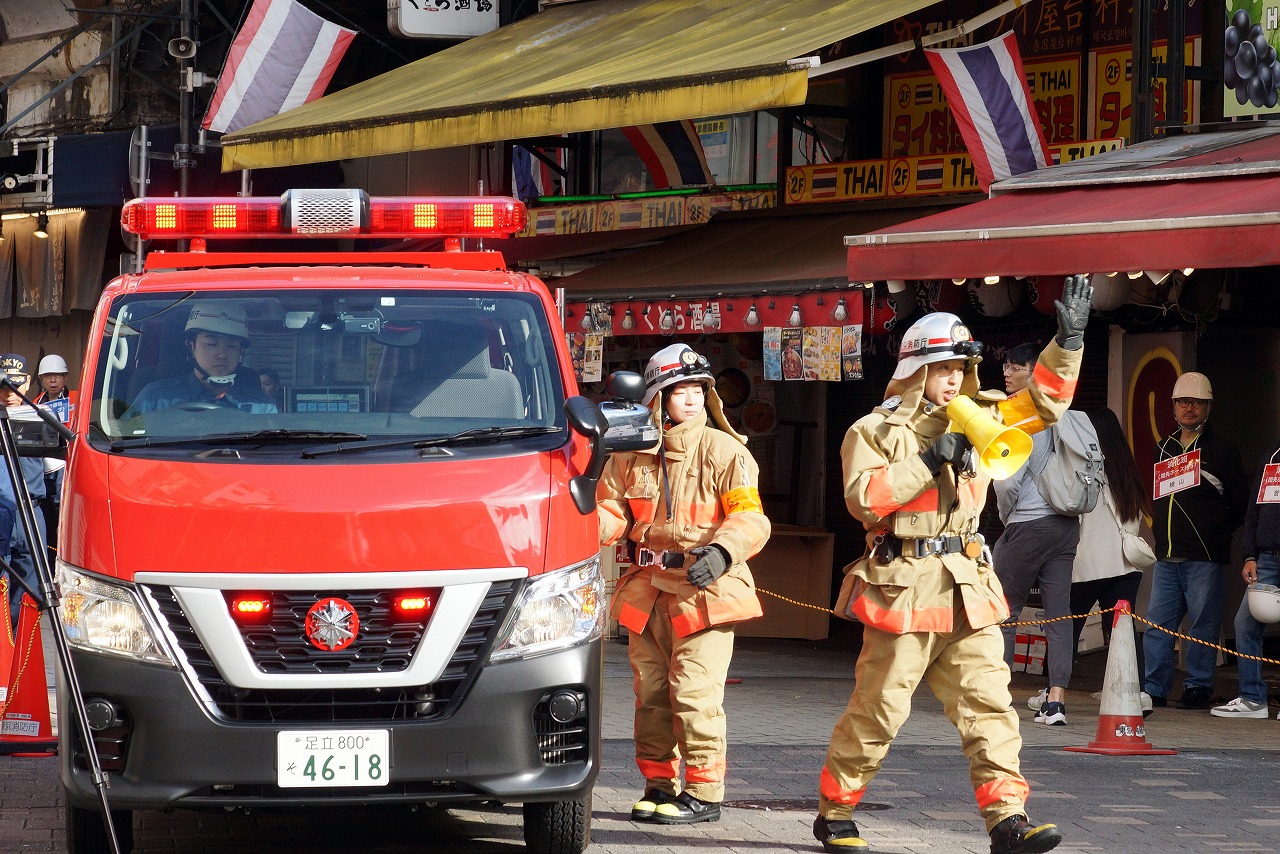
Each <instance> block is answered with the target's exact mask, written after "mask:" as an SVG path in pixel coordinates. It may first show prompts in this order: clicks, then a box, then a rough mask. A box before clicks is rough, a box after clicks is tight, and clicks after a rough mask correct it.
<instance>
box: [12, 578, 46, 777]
mask: <svg viewBox="0 0 1280 854" xmlns="http://www.w3.org/2000/svg"><path fill="white" fill-rule="evenodd" d="M57 746H58V740H57V739H56V738H54V735H53V724H52V722H51V721H50V720H49V686H48V684H46V681H45V675H44V644H43V642H42V641H41V639H40V609H39V608H37V607H36V603H35V602H34V601H33V600H32V599H31V597H30V596H26V595H23V597H22V611H21V613H20V615H19V617H18V643H17V646H16V647H15V648H14V652H13V664H12V666H11V667H10V668H9V698H8V701H7V702H6V703H5V704H4V714H3V715H0V754H8V755H10V756H53V755H54V750H55V748H57Z"/></svg>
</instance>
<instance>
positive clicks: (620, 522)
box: [596, 344, 770, 824]
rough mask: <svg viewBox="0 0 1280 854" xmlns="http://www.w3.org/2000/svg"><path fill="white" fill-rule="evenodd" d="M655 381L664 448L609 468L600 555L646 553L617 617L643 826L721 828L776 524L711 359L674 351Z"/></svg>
mask: <svg viewBox="0 0 1280 854" xmlns="http://www.w3.org/2000/svg"><path fill="white" fill-rule="evenodd" d="M644 378H645V385H646V391H645V397H644V403H645V404H646V405H648V406H650V407H652V408H653V410H654V416H655V417H656V418H657V419H658V420H659V423H660V424H661V425H662V441H661V442H659V443H658V446H657V447H656V448H654V449H653V450H652V451H641V452H637V453H632V454H615V455H613V456H612V457H610V458H609V461H608V463H606V465H605V469H604V474H603V475H602V477H601V478H600V484H599V487H598V489H597V491H596V497H597V499H598V502H599V504H598V506H599V510H598V513H599V518H600V542H601V543H602V544H604V545H608V544H611V543H615V542H618V541H626V540H630V542H631V544H632V549H633V550H634V553H635V554H634V560H633V562H632V564H631V568H630V569H628V570H627V572H626V573H625V574H624V575H623V577H622V578H620V579H619V580H618V586H617V589H616V590H615V591H614V594H613V600H612V605H611V614H612V616H613V617H614V619H616V620H618V622H619V623H621V624H622V625H623V626H624V627H626V628H627V630H628V631H630V632H631V636H630V639H629V641H628V644H627V654H628V657H629V658H630V660H631V669H632V672H633V674H634V676H635V680H634V685H635V692H636V706H635V709H636V711H635V751H636V766H637V767H638V768H639V769H640V773H641V774H643V775H644V778H645V788H644V793H643V794H642V795H641V796H640V799H639V800H638V801H636V803H635V805H634V806H633V807H632V808H631V818H632V820H634V821H644V822H656V823H659V824H693V823H697V822H704V821H718V820H719V818H720V803H721V801H723V800H724V780H725V767H726V759H725V757H726V754H727V737H728V728H727V724H726V720H725V714H724V684H725V679H726V677H727V676H728V672H729V660H730V659H731V658H732V656H733V627H734V625H736V624H737V623H738V622H740V621H742V620H748V619H752V618H754V617H759V616H760V615H761V614H762V613H763V611H762V609H761V607H760V600H759V598H758V597H757V596H756V590H755V582H754V581H753V580H752V578H751V571H750V570H749V569H747V560H748V559H749V558H751V557H754V556H755V555H756V554H758V553H759V552H760V550H761V549H762V548H763V547H764V544H765V542H766V541H767V540H768V539H769V532H770V526H769V519H768V517H766V516H765V515H764V509H763V508H762V507H761V504H760V491H759V481H760V471H759V468H758V467H757V466H756V461H755V460H754V459H753V458H752V456H751V453H750V452H749V451H748V450H747V448H746V442H747V440H746V437H744V436H742V435H740V434H739V433H737V432H736V431H735V430H734V429H733V428H732V427H731V426H730V425H729V423H728V421H727V420H726V419H725V417H724V412H723V410H722V408H721V404H720V397H719V395H718V394H717V393H716V389H715V380H714V378H713V377H712V376H711V371H710V365H709V364H708V362H707V360H706V358H704V357H703V356H701V355H699V354H698V353H696V352H694V351H693V349H692V348H690V347H689V346H688V345H685V344H672V345H671V346H670V347H666V348H664V349H662V350H660V351H658V353H656V354H655V355H654V356H653V358H652V359H650V360H649V364H648V366H647V367H646V368H645V372H644ZM708 410H709V411H710V417H708ZM711 420H714V421H715V423H716V424H717V425H718V426H719V427H720V429H719V430H716V429H714V428H713V427H712V426H711V424H710V423H709V422H710V421H711ZM682 760H683V763H684V775H683V776H684V782H683V785H681V779H680V778H681V773H680V765H681V761H682Z"/></svg>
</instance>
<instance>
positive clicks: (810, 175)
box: [787, 139, 1124, 204]
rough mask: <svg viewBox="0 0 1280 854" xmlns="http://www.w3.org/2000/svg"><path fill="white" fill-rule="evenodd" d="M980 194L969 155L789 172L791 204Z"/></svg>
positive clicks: (1090, 146) (1066, 158)
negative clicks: (945, 194) (948, 194)
mask: <svg viewBox="0 0 1280 854" xmlns="http://www.w3.org/2000/svg"><path fill="white" fill-rule="evenodd" d="M961 146H962V147H963V143H961ZM1123 146H1124V140H1122V139H1095V140H1087V141H1085V142H1067V143H1060V144H1057V145H1050V146H1049V153H1050V154H1051V155H1052V156H1053V162H1054V163H1070V162H1072V161H1074V160H1080V159H1081V158H1084V157H1092V156H1093V155H1095V154H1101V153H1102V152H1104V151H1114V150H1115V149H1117V148H1121V147H1123ZM977 191H978V178H977V176H976V175H975V174H974V171H973V161H972V160H970V159H969V155H967V154H963V153H956V154H941V155H937V156H933V155H929V156H924V157H895V158H892V159H890V160H860V161H855V162H850V163H826V164H823V165H821V166H793V167H791V168H790V169H788V170H787V204H810V203H813V202H834V201H848V200H855V199H856V200H866V199H882V198H899V197H902V196H930V195H936V194H939V193H970V192H977Z"/></svg>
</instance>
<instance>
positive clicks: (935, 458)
mask: <svg viewBox="0 0 1280 854" xmlns="http://www.w3.org/2000/svg"><path fill="white" fill-rule="evenodd" d="M972 450H973V443H972V442H970V441H969V437H968V436H966V435H965V434H963V433H943V434H942V435H941V436H939V437H938V441H936V442H934V443H933V444H932V445H930V446H929V447H927V448H925V449H924V450H923V451H921V452H920V460H921V461H922V462H923V463H924V464H925V465H926V466H928V467H929V472H930V473H931V474H933V476H934V477H937V476H938V472H940V471H942V466H943V465H944V464H946V463H951V465H953V466H955V467H956V471H960V470H962V469H963V468H964V467H965V455H967V454H968V453H969V452H970V451H972Z"/></svg>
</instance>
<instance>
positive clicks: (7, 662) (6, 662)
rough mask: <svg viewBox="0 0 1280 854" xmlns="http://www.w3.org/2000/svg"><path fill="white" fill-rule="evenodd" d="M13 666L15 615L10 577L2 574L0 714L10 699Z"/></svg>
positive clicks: (0, 576)
mask: <svg viewBox="0 0 1280 854" xmlns="http://www.w3.org/2000/svg"><path fill="white" fill-rule="evenodd" d="M11 667H13V617H12V616H11V615H10V613H9V579H8V578H7V577H6V576H4V575H0V677H2V678H3V680H4V681H3V682H0V715H3V714H4V706H5V703H7V702H8V701H9V669H10V668H11Z"/></svg>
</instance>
